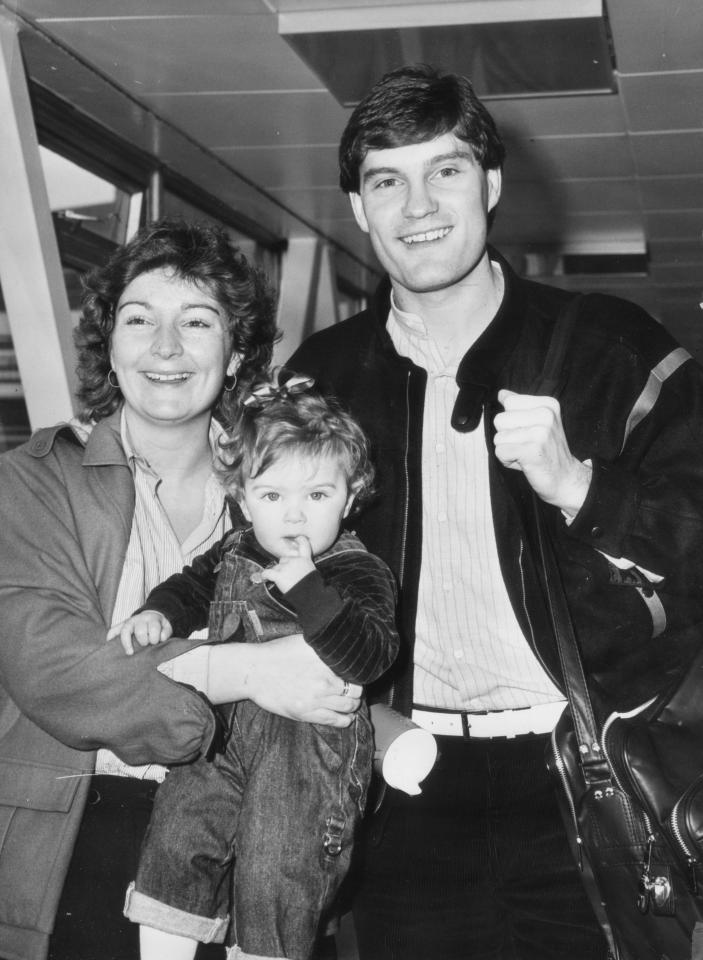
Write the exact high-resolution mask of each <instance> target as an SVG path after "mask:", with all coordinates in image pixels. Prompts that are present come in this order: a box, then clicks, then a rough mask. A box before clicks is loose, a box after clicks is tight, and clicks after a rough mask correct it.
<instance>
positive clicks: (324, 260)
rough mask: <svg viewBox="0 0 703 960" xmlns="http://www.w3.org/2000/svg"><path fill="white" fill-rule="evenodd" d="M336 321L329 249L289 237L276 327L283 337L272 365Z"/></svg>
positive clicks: (316, 242) (310, 240) (311, 239)
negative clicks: (312, 334) (316, 332)
mask: <svg viewBox="0 0 703 960" xmlns="http://www.w3.org/2000/svg"><path fill="white" fill-rule="evenodd" d="M338 319H339V307H338V292H337V280H336V275H335V271H334V264H333V261H332V256H331V252H330V248H329V246H328V245H327V244H325V243H322V242H321V241H320V240H319V239H317V238H316V237H292V238H291V239H290V240H289V242H288V247H287V249H286V251H285V252H284V254H283V257H282V261H281V280H280V283H279V292H278V315H277V318H276V320H277V323H278V326H279V328H280V329H281V331H282V332H283V337H282V339H281V341H280V342H279V343H278V344H277V345H276V348H275V351H274V365H278V364H281V363H284V362H285V361H286V360H287V359H288V357H289V356H290V355H291V353H293V351H294V350H295V349H296V347H298V346H299V345H300V344H301V343H302V341H303V340H304V339H305V338H306V337H308V336H310V334H311V333H313V332H314V331H315V330H321V329H322V328H323V327H328V326H330V324H332V323H336V322H337V320H338Z"/></svg>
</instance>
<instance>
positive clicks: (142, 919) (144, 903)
mask: <svg viewBox="0 0 703 960" xmlns="http://www.w3.org/2000/svg"><path fill="white" fill-rule="evenodd" d="M124 915H125V917H127V919H128V920H131V921H132V922H133V923H139V924H142V925H143V926H145V927H153V928H154V929H155V930H163V931H164V932H165V933H175V934H176V935H177V936H180V937H187V938H188V939H189V940H197V941H198V942H199V943H223V942H224V939H225V935H226V933H227V927H228V926H229V917H214V918H213V917H201V916H198V914H196V913H188V912H187V911H186V910H179V909H178V908H177V907H171V906H169V905H168V904H167V903H162V902H161V901H160V900H154V898H153V897H149V896H147V895H146V894H145V893H140V892H139V890H135V888H134V884H133V883H130V885H129V886H128V887H127V895H126V897H125V902H124Z"/></svg>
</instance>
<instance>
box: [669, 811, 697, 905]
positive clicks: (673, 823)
mask: <svg viewBox="0 0 703 960" xmlns="http://www.w3.org/2000/svg"><path fill="white" fill-rule="evenodd" d="M685 799H686V794H685V793H684V794H683V796H681V797H679V799H678V800H677V801H676V803H675V804H674V806H673V809H672V811H671V813H670V814H669V820H668V823H669V826H670V827H671V832H672V834H673V835H674V839H675V840H676V842H677V843H678V845H679V846H680V847H681V850H682V851H683V854H684V856H685V857H686V866H687V867H688V885H689V887H690V890H691V893H693V894H694V895H695V894H697V893H698V877H697V875H696V867H697V866H698V864H699V862H700V861H699V859H698V857H696V856H695V854H694V853H693V852H692V851H691V849H690V847H689V846H688V844H687V843H686V841H685V840H684V836H683V832H682V830H681V827H680V826H679V810H680V808H681V806H682V804H683V802H684V800H685Z"/></svg>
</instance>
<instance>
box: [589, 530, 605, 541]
mask: <svg viewBox="0 0 703 960" xmlns="http://www.w3.org/2000/svg"><path fill="white" fill-rule="evenodd" d="M591 536H592V537H593V539H594V540H599V539H600V538H601V537H602V536H603V527H593V529H592V530H591Z"/></svg>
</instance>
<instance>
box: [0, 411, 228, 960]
mask: <svg viewBox="0 0 703 960" xmlns="http://www.w3.org/2000/svg"><path fill="white" fill-rule="evenodd" d="M133 511H134V485H133V481H132V474H131V472H130V469H129V466H128V464H127V461H126V459H125V455H124V452H123V450H122V446H121V443H120V436H119V411H118V412H117V413H116V414H113V415H112V416H111V417H110V418H108V419H106V420H104V421H102V422H100V423H98V424H97V425H96V426H95V427H94V429H93V430H92V432H91V434H90V436H89V438H88V441H87V444H86V445H85V447H84V445H83V443H82V442H81V441H80V440H79V439H78V437H77V436H76V434H75V433H74V431H73V430H72V429H71V427H70V426H68V425H65V424H64V425H60V426H57V427H53V428H50V429H44V430H40V431H39V432H38V433H36V434H35V435H34V436H33V437H32V439H31V440H30V441H29V442H28V443H27V444H25V445H23V446H22V447H19V448H18V449H16V450H13V451H11V452H10V453H7V454H4V455H3V456H2V457H0V530H1V531H2V532H1V534H0V625H1V626H0V631H1V632H2V639H1V640H0V956H1V957H17V958H21V960H43V958H44V957H46V953H47V945H48V936H49V933H50V931H51V928H52V925H53V920H54V915H55V912H56V906H57V903H58V898H59V895H60V893H61V889H62V887H63V880H64V876H65V874H66V869H67V866H68V861H69V858H70V855H71V851H72V849H73V845H74V842H75V836H76V833H77V830H78V826H79V823H80V819H81V815H82V811H83V807H84V805H85V800H86V795H87V791H88V788H89V784H90V776H89V774H90V773H91V772H92V770H93V769H94V766H95V751H96V749H97V748H99V747H107V748H109V749H110V750H112V751H113V752H114V753H116V754H117V755H118V756H119V757H120V758H121V759H122V760H124V761H126V762H127V763H130V764H141V763H147V762H148V763H171V762H174V761H181V762H182V761H187V760H190V759H192V758H194V757H196V756H198V755H199V754H201V753H203V752H207V751H208V749H209V748H210V745H211V743H212V742H213V738H214V737H215V736H216V734H217V731H218V727H217V723H216V720H215V716H214V714H213V711H212V708H211V707H210V705H209V704H208V703H207V701H206V700H205V698H204V697H202V696H201V695H200V694H198V693H196V692H195V691H194V690H192V689H190V688H188V687H185V686H182V685H179V684H177V683H174V682H172V681H170V680H168V679H166V678H165V677H164V676H162V674H161V673H159V672H158V671H157V670H156V667H157V665H158V664H159V663H160V662H161V661H163V660H167V659H170V658H172V657H173V656H174V655H176V654H177V653H179V652H183V651H184V650H185V649H189V648H190V647H192V646H194V645H196V644H197V643H202V641H176V642H175V644H168V645H167V647H162V648H150V649H149V650H146V651H143V652H140V654H139V655H138V656H135V657H127V656H125V654H124V651H123V650H122V647H121V644H120V643H118V642H117V643H107V642H106V640H105V636H106V633H107V629H108V626H109V625H110V622H111V614H112V608H113V605H114V602H115V596H116V593H117V588H118V585H119V582H120V577H121V575H122V566H123V562H124V556H125V552H126V548H127V543H128V540H129V535H130V530H131V524H132V515H133ZM145 654H146V655H145ZM98 854H99V851H98Z"/></svg>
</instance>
